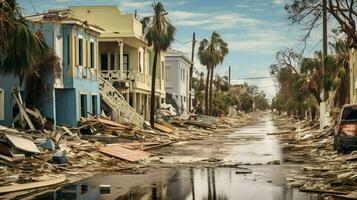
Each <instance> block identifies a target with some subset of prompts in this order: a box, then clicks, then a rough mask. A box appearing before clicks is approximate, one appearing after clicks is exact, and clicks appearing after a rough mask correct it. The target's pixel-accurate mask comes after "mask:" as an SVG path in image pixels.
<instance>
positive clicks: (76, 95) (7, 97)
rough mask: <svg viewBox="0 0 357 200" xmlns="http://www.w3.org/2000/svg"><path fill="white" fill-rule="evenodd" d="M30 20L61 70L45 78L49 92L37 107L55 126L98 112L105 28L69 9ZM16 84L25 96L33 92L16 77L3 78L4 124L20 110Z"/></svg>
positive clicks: (0, 119)
mask: <svg viewBox="0 0 357 200" xmlns="http://www.w3.org/2000/svg"><path fill="white" fill-rule="evenodd" d="M27 20H29V21H30V22H29V23H30V27H31V28H32V29H33V30H34V31H40V32H41V33H42V35H43V36H44V38H45V40H46V43H47V44H48V46H49V47H51V49H52V50H53V51H54V53H55V54H56V55H57V56H58V57H59V61H60V69H56V70H55V67H53V68H52V69H51V70H49V73H48V75H46V77H45V80H46V83H47V85H48V90H47V91H48V92H47V93H46V94H40V95H41V101H39V102H37V104H38V105H37V106H36V107H37V108H38V109H39V110H40V111H41V113H42V115H44V116H45V117H46V118H47V119H50V120H53V123H54V124H55V125H58V124H63V125H68V126H76V125H77V124H78V121H79V120H80V118H81V117H89V116H93V115H97V114H99V113H100V96H99V95H100V90H99V82H98V36H99V35H100V33H101V32H102V29H101V28H99V27H97V26H94V25H90V24H88V23H86V22H84V21H80V20H78V19H75V18H73V17H72V16H71V14H70V12H69V10H55V11H49V12H48V13H44V14H40V15H34V16H29V17H27ZM49 67H51V66H49ZM14 86H17V87H18V88H20V90H21V95H22V96H25V95H33V94H29V93H27V92H26V90H25V89H24V87H22V88H21V87H20V86H19V79H18V78H17V77H14V76H2V77H0V124H1V125H5V126H9V125H11V123H12V121H13V118H14V117H15V116H16V114H17V112H18V109H16V101H15V99H14V98H13V95H12V88H13V87H14ZM37 95H38V94H37Z"/></svg>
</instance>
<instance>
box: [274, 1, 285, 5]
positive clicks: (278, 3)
mask: <svg viewBox="0 0 357 200" xmlns="http://www.w3.org/2000/svg"><path fill="white" fill-rule="evenodd" d="M273 3H274V4H277V5H283V4H284V0H273Z"/></svg>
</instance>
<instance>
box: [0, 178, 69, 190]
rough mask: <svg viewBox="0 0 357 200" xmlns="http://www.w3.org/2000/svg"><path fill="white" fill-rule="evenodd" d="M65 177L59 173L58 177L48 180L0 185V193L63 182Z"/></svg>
mask: <svg viewBox="0 0 357 200" xmlns="http://www.w3.org/2000/svg"><path fill="white" fill-rule="evenodd" d="M66 179H67V178H66V176H64V175H60V176H59V177H58V178H56V179H53V180H48V181H39V182H32V183H24V184H18V185H10V186H3V187H0V194H3V193H9V192H17V191H22V190H30V189H35V188H41V187H48V186H51V185H57V184H60V183H63V182H65V181H66Z"/></svg>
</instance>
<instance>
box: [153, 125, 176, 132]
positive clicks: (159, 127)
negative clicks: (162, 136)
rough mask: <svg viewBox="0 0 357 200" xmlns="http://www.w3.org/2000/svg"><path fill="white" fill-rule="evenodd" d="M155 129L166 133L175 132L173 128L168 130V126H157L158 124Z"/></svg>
mask: <svg viewBox="0 0 357 200" xmlns="http://www.w3.org/2000/svg"><path fill="white" fill-rule="evenodd" d="M154 127H155V128H156V129H159V130H160V131H163V132H165V133H172V131H173V130H172V129H171V128H168V127H166V126H163V125H161V124H157V123H155V124H154Z"/></svg>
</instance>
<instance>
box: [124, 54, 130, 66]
mask: <svg viewBox="0 0 357 200" xmlns="http://www.w3.org/2000/svg"><path fill="white" fill-rule="evenodd" d="M123 68H124V69H125V70H129V55H128V54H124V55H123Z"/></svg>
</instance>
